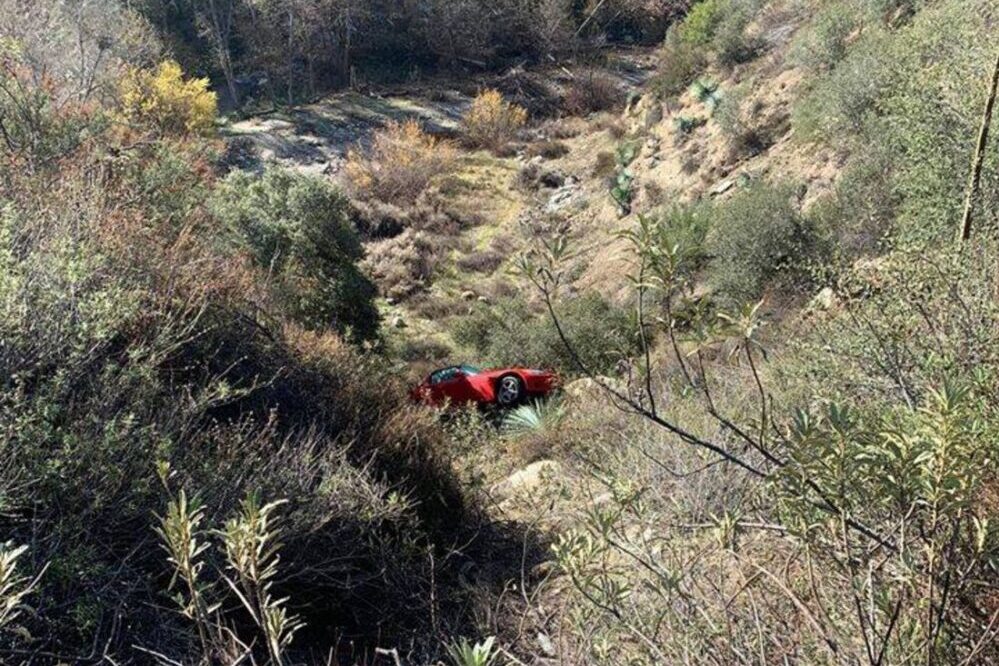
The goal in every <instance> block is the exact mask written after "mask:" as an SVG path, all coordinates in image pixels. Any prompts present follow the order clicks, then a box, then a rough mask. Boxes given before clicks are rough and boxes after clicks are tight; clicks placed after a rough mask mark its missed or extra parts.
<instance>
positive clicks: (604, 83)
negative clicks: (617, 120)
mask: <svg viewBox="0 0 999 666" xmlns="http://www.w3.org/2000/svg"><path fill="white" fill-rule="evenodd" d="M622 100H623V95H622V94H621V90H620V88H618V85H617V83H615V82H614V79H612V78H610V77H609V76H607V75H606V74H601V73H599V72H595V71H592V70H591V71H587V72H584V73H582V74H581V75H579V76H577V77H576V78H575V79H573V80H572V82H571V83H570V84H569V86H568V89H567V90H566V92H565V97H564V98H563V101H562V108H563V109H564V110H565V112H566V113H567V114H569V115H572V116H586V115H589V114H591V113H594V112H596V111H609V110H611V109H614V108H615V107H617V106H619V105H620V104H621V102H622Z"/></svg>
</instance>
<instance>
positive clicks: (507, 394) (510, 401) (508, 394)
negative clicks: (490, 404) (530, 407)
mask: <svg viewBox="0 0 999 666" xmlns="http://www.w3.org/2000/svg"><path fill="white" fill-rule="evenodd" d="M523 397H524V382H522V381H521V380H520V377H518V376H517V375H503V376H502V377H500V379H499V382H498V383H497V384H496V402H497V403H498V404H500V405H502V406H503V407H512V406H513V405H516V404H518V403H519V402H520V401H521V400H522V399H523Z"/></svg>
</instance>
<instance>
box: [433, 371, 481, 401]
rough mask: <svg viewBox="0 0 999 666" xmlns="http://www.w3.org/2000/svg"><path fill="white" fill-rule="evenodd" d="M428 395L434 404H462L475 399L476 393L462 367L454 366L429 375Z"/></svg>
mask: <svg viewBox="0 0 999 666" xmlns="http://www.w3.org/2000/svg"><path fill="white" fill-rule="evenodd" d="M430 395H431V399H432V400H433V402H434V403H435V404H443V403H444V402H451V403H452V404H462V403H466V402H469V401H472V400H475V399H476V395H477V393H476V391H475V388H474V387H473V386H472V385H471V383H470V382H469V381H468V377H467V376H466V375H465V373H464V372H463V371H462V369H461V368H460V367H457V366H455V367H451V368H443V369H441V370H438V371H437V372H434V373H433V374H431V375H430Z"/></svg>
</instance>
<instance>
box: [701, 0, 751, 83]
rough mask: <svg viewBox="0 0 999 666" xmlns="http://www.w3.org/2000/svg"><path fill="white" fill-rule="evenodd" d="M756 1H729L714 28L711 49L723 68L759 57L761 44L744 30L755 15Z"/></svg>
mask: <svg viewBox="0 0 999 666" xmlns="http://www.w3.org/2000/svg"><path fill="white" fill-rule="evenodd" d="M757 7H758V3H757V2H756V0H730V1H729V3H728V7H727V10H726V11H725V12H724V14H723V15H722V18H721V20H720V21H719V22H718V24H717V25H716V26H715V35H714V39H713V40H712V48H713V50H714V51H715V55H716V57H717V59H718V64H720V65H722V66H723V67H732V66H734V65H738V64H740V63H744V62H748V61H750V60H752V59H753V58H755V57H756V56H757V55H759V53H760V51H761V50H762V49H763V42H762V40H761V39H760V38H759V37H756V36H754V35H750V34H748V33H747V31H746V28H747V27H748V26H749V23H750V21H752V20H753V16H754V15H755V14H756V9H757Z"/></svg>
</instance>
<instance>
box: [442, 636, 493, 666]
mask: <svg viewBox="0 0 999 666" xmlns="http://www.w3.org/2000/svg"><path fill="white" fill-rule="evenodd" d="M495 642H496V637H495V636H489V637H488V638H486V639H485V640H484V641H482V642H481V643H474V644H473V643H470V642H469V641H468V639H467V638H462V639H461V640H459V641H457V642H454V643H452V644H451V645H448V646H447V653H448V656H450V657H451V661H452V663H453V665H454V666H490V664H492V663H493V662H494V661H496V657H497V655H498V654H499V651H498V650H494V649H493V645H494V644H495Z"/></svg>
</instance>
